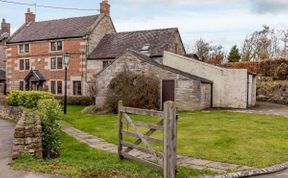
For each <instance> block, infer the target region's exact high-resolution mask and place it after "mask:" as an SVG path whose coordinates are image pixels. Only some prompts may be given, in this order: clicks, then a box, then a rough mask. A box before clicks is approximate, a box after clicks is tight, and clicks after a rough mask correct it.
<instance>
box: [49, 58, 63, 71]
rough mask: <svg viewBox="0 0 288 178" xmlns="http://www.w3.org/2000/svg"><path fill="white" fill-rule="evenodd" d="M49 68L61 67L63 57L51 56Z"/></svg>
mask: <svg viewBox="0 0 288 178" xmlns="http://www.w3.org/2000/svg"><path fill="white" fill-rule="evenodd" d="M50 69H52V70H56V69H63V57H51V58H50Z"/></svg>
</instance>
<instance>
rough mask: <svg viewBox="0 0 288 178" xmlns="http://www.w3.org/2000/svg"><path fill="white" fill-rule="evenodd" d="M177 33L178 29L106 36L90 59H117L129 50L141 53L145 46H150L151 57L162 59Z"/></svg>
mask: <svg viewBox="0 0 288 178" xmlns="http://www.w3.org/2000/svg"><path fill="white" fill-rule="evenodd" d="M175 33H179V32H178V29H177V28H167V29H156V30H143V31H132V32H120V33H111V34H106V35H105V36H104V38H103V39H102V40H101V41H100V42H99V44H98V45H97V47H96V48H95V49H94V51H93V52H92V53H91V54H90V56H89V59H115V58H117V57H119V56H121V55H122V54H123V53H124V52H125V51H126V50H127V49H132V50H136V51H140V50H141V49H142V48H143V46H144V45H150V48H149V54H150V57H161V56H163V52H164V51H165V50H166V49H167V47H168V45H169V44H171V37H172V36H173V35H174V34H175Z"/></svg>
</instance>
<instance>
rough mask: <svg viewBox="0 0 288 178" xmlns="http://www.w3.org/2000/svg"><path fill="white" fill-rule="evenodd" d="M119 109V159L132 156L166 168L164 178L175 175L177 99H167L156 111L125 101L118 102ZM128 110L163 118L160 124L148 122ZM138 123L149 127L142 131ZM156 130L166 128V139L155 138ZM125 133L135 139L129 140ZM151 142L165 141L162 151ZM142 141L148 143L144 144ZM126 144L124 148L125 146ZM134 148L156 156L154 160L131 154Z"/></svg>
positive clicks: (156, 166)
mask: <svg viewBox="0 0 288 178" xmlns="http://www.w3.org/2000/svg"><path fill="white" fill-rule="evenodd" d="M118 111H119V123H118V126H119V130H118V132H119V138H118V154H119V157H120V159H124V158H126V159H131V160H135V161H137V162H140V163H143V164H146V165H148V166H150V167H152V168H155V169H158V170H160V171H162V172H163V175H164V178H175V177H176V166H177V154H176V140H177V135H176V133H177V119H176V107H175V104H174V102H172V101H168V102H165V103H164V110H163V111H153V110H146V109H138V108H131V107H125V106H123V103H122V101H119V104H118ZM128 114H137V115H145V116H155V117H158V118H160V121H159V122H158V124H147V123H144V122H140V121H134V120H133V119H131V117H129V115H128ZM124 123H127V124H128V125H130V126H131V128H132V129H133V130H134V132H130V131H128V130H124V129H123V125H124ZM139 127H144V128H147V129H149V130H148V131H147V132H145V133H144V134H142V132H140V129H139ZM156 131H161V132H163V140H159V139H156V138H152V137H151V135H152V134H153V133H155V132H156ZM123 135H127V136H130V137H135V138H136V141H135V142H134V143H130V142H127V141H124V140H123ZM150 142H152V143H156V144H159V145H162V147H163V152H157V151H155V150H154V149H153V148H152V146H151V145H150V144H149V143H150ZM141 143H143V144H144V146H145V147H141V146H140V144H141ZM124 148H125V149H124ZM132 150H138V151H140V152H143V153H146V154H149V155H151V156H152V157H153V158H154V159H153V160H155V161H156V162H155V161H154V162H153V161H151V160H147V159H141V158H138V157H135V156H133V155H131V154H130V152H131V151H132Z"/></svg>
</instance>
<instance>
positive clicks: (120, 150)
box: [118, 100, 124, 160]
mask: <svg viewBox="0 0 288 178" xmlns="http://www.w3.org/2000/svg"><path fill="white" fill-rule="evenodd" d="M122 107H123V102H122V101H121V100H120V101H119V102H118V155H119V158H120V159H121V160H122V159H124V157H123V156H122V149H123V146H122V140H123V135H122V129H123V122H122V118H123V114H122V112H121V111H120V109H121V108H122Z"/></svg>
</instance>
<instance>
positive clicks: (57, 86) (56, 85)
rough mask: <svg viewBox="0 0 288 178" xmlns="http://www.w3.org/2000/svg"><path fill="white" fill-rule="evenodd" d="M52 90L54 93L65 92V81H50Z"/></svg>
mask: <svg viewBox="0 0 288 178" xmlns="http://www.w3.org/2000/svg"><path fill="white" fill-rule="evenodd" d="M50 92H51V93H53V94H54V95H62V94H63V81H62V80H51V81H50Z"/></svg>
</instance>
